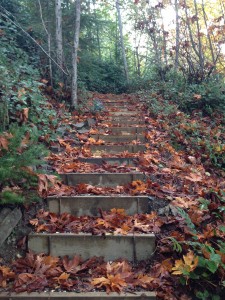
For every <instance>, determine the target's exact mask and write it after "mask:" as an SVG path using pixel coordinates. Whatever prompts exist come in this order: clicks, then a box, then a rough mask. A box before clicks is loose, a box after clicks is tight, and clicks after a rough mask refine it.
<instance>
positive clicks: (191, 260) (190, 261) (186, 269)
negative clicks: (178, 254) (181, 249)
mask: <svg viewBox="0 0 225 300" xmlns="http://www.w3.org/2000/svg"><path fill="white" fill-rule="evenodd" d="M197 265H198V256H195V255H194V253H193V252H192V251H189V252H188V254H187V255H183V260H182V259H178V260H175V266H174V267H173V268H172V271H173V272H172V274H174V275H181V274H183V275H186V276H188V275H189V273H190V272H192V271H194V270H195V269H196V267H197Z"/></svg>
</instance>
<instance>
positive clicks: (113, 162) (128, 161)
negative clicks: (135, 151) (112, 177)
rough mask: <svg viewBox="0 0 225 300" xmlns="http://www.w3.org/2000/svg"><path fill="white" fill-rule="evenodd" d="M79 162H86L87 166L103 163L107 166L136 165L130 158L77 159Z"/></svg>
mask: <svg viewBox="0 0 225 300" xmlns="http://www.w3.org/2000/svg"><path fill="white" fill-rule="evenodd" d="M79 161H81V162H86V163H89V164H96V165H102V164H103V163H107V164H109V165H118V166H121V165H125V166H131V167H134V166H135V165H136V163H135V160H134V159H132V158H130V159H129V158H120V157H115V158H79Z"/></svg>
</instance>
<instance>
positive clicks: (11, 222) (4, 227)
mask: <svg viewBox="0 0 225 300" xmlns="http://www.w3.org/2000/svg"><path fill="white" fill-rule="evenodd" d="M21 218H22V212H21V210H20V209H19V208H14V209H13V210H10V211H8V212H7V214H6V215H5V217H4V219H2V221H1V223H0V247H1V246H2V244H3V243H4V242H5V240H6V239H7V238H8V236H9V235H10V234H11V232H12V231H13V229H14V228H15V227H16V225H17V224H18V222H19V221H20V219H21Z"/></svg>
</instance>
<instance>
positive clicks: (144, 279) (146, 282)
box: [134, 274, 155, 289]
mask: <svg viewBox="0 0 225 300" xmlns="http://www.w3.org/2000/svg"><path fill="white" fill-rule="evenodd" d="M154 279H155V278H154V277H151V276H148V275H144V274H139V275H138V277H137V278H136V280H135V282H134V286H140V287H143V288H145V289H147V288H152V281H153V280H154Z"/></svg>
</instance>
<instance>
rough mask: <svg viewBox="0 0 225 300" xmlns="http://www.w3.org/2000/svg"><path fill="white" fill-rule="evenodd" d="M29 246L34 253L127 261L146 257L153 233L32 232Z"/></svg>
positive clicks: (149, 250) (149, 249) (152, 243)
mask: <svg viewBox="0 0 225 300" xmlns="http://www.w3.org/2000/svg"><path fill="white" fill-rule="evenodd" d="M28 247H29V249H30V250H32V251H34V252H35V253H45V254H47V255H51V256H64V255H68V256H74V255H75V254H76V255H81V256H82V258H83V259H84V260H85V259H88V258H90V257H92V256H103V257H104V259H105V260H109V261H112V260H115V259H118V258H120V257H123V258H126V259H127V260H129V261H140V260H145V259H149V258H150V257H151V255H152V253H153V251H154V248H155V235H154V234H153V233H152V234H128V235H112V234H106V235H104V236H102V235H91V234H87V233H80V234H73V233H53V234H50V233H33V234H30V235H29V236H28Z"/></svg>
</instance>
